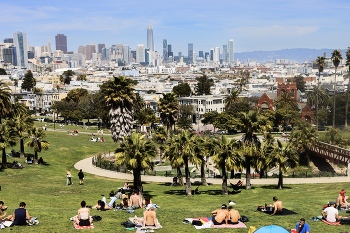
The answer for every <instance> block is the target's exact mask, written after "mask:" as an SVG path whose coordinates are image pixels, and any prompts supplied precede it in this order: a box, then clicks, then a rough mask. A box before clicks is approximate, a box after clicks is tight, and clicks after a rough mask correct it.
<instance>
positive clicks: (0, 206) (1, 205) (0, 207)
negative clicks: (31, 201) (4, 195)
mask: <svg viewBox="0 0 350 233" xmlns="http://www.w3.org/2000/svg"><path fill="white" fill-rule="evenodd" d="M5 210H7V206H4V202H3V201H0V222H1V220H3V221H9V220H11V218H12V215H9V216H7V217H6V218H5V216H6V215H7V212H5V213H4V214H2V213H3V212H4V211H5Z"/></svg>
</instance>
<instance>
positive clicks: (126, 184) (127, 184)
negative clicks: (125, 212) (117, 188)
mask: <svg viewBox="0 0 350 233" xmlns="http://www.w3.org/2000/svg"><path fill="white" fill-rule="evenodd" d="M124 189H126V190H128V189H130V187H129V183H128V182H125V184H124Z"/></svg>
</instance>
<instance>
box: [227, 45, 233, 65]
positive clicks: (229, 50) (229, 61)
mask: <svg viewBox="0 0 350 233" xmlns="http://www.w3.org/2000/svg"><path fill="white" fill-rule="evenodd" d="M233 51H234V50H233V39H230V40H229V41H228V63H233V61H234V57H233Z"/></svg>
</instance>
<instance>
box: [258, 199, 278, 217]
mask: <svg viewBox="0 0 350 233" xmlns="http://www.w3.org/2000/svg"><path fill="white" fill-rule="evenodd" d="M272 200H273V201H274V203H273V205H270V206H269V207H267V205H266V204H265V206H261V205H258V210H259V211H260V210H264V211H268V212H272V214H271V215H275V214H282V209H283V205H282V201H279V200H278V198H277V197H276V196H275V197H273V198H272Z"/></svg>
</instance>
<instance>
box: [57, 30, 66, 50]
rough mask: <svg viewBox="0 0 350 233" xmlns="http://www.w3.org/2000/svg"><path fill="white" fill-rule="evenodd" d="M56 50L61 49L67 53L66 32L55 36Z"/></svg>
mask: <svg viewBox="0 0 350 233" xmlns="http://www.w3.org/2000/svg"><path fill="white" fill-rule="evenodd" d="M55 41H56V50H61V51H63V52H64V53H67V37H66V36H65V35H64V34H57V36H55Z"/></svg>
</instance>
